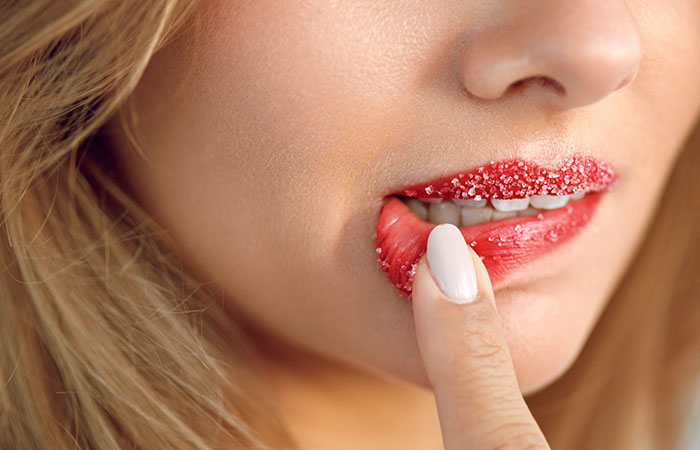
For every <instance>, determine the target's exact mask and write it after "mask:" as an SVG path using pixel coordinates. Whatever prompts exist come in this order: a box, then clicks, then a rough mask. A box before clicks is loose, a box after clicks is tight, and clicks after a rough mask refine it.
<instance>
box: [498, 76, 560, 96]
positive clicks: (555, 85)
mask: <svg viewBox="0 0 700 450" xmlns="http://www.w3.org/2000/svg"><path fill="white" fill-rule="evenodd" d="M533 86H538V87H542V88H545V89H549V90H551V91H553V92H554V93H555V94H557V95H559V96H563V95H564V94H566V89H564V86H562V85H561V83H559V82H558V81H557V80H555V79H554V78H551V77H547V76H543V75H537V76H532V77H528V78H523V79H521V80H518V81H516V82H515V83H512V84H511V85H510V86H508V89H507V90H506V91H512V92H520V91H523V90H525V89H526V88H528V87H533Z"/></svg>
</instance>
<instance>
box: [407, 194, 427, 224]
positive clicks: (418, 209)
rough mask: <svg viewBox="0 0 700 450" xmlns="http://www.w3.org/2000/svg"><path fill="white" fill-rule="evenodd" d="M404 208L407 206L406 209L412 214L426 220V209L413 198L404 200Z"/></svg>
mask: <svg viewBox="0 0 700 450" xmlns="http://www.w3.org/2000/svg"><path fill="white" fill-rule="evenodd" d="M406 206H408V209H410V210H411V212H412V213H413V214H415V215H417V216H418V217H420V218H421V220H427V219H428V208H427V207H426V206H425V203H423V202H422V201H420V200H418V199H415V198H409V199H408V200H406Z"/></svg>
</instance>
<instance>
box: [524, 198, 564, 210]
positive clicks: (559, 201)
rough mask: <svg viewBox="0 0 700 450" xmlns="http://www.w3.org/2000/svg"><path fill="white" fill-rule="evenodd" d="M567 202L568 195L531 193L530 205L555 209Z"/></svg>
mask: <svg viewBox="0 0 700 450" xmlns="http://www.w3.org/2000/svg"><path fill="white" fill-rule="evenodd" d="M567 203H569V196H568V195H533V196H532V197H530V205H531V206H532V207H534V208H538V209H556V208H561V207H562V206H564V205H566V204H567Z"/></svg>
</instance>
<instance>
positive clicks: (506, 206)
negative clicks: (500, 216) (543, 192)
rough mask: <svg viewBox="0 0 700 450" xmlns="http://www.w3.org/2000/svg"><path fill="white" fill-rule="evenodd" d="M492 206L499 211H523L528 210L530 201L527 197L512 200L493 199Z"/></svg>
mask: <svg viewBox="0 0 700 450" xmlns="http://www.w3.org/2000/svg"><path fill="white" fill-rule="evenodd" d="M491 204H492V205H493V207H494V209H496V210H497V211H522V210H524V209H527V207H528V205H529V201H528V199H527V197H526V198H513V199H510V200H500V199H491Z"/></svg>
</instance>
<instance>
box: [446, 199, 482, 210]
mask: <svg viewBox="0 0 700 450" xmlns="http://www.w3.org/2000/svg"><path fill="white" fill-rule="evenodd" d="M452 201H453V202H455V203H456V204H458V205H459V206H469V207H470V208H480V207H482V206H486V202H487V200H486V199H485V198H482V199H481V200H474V199H473V198H454V199H452Z"/></svg>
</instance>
